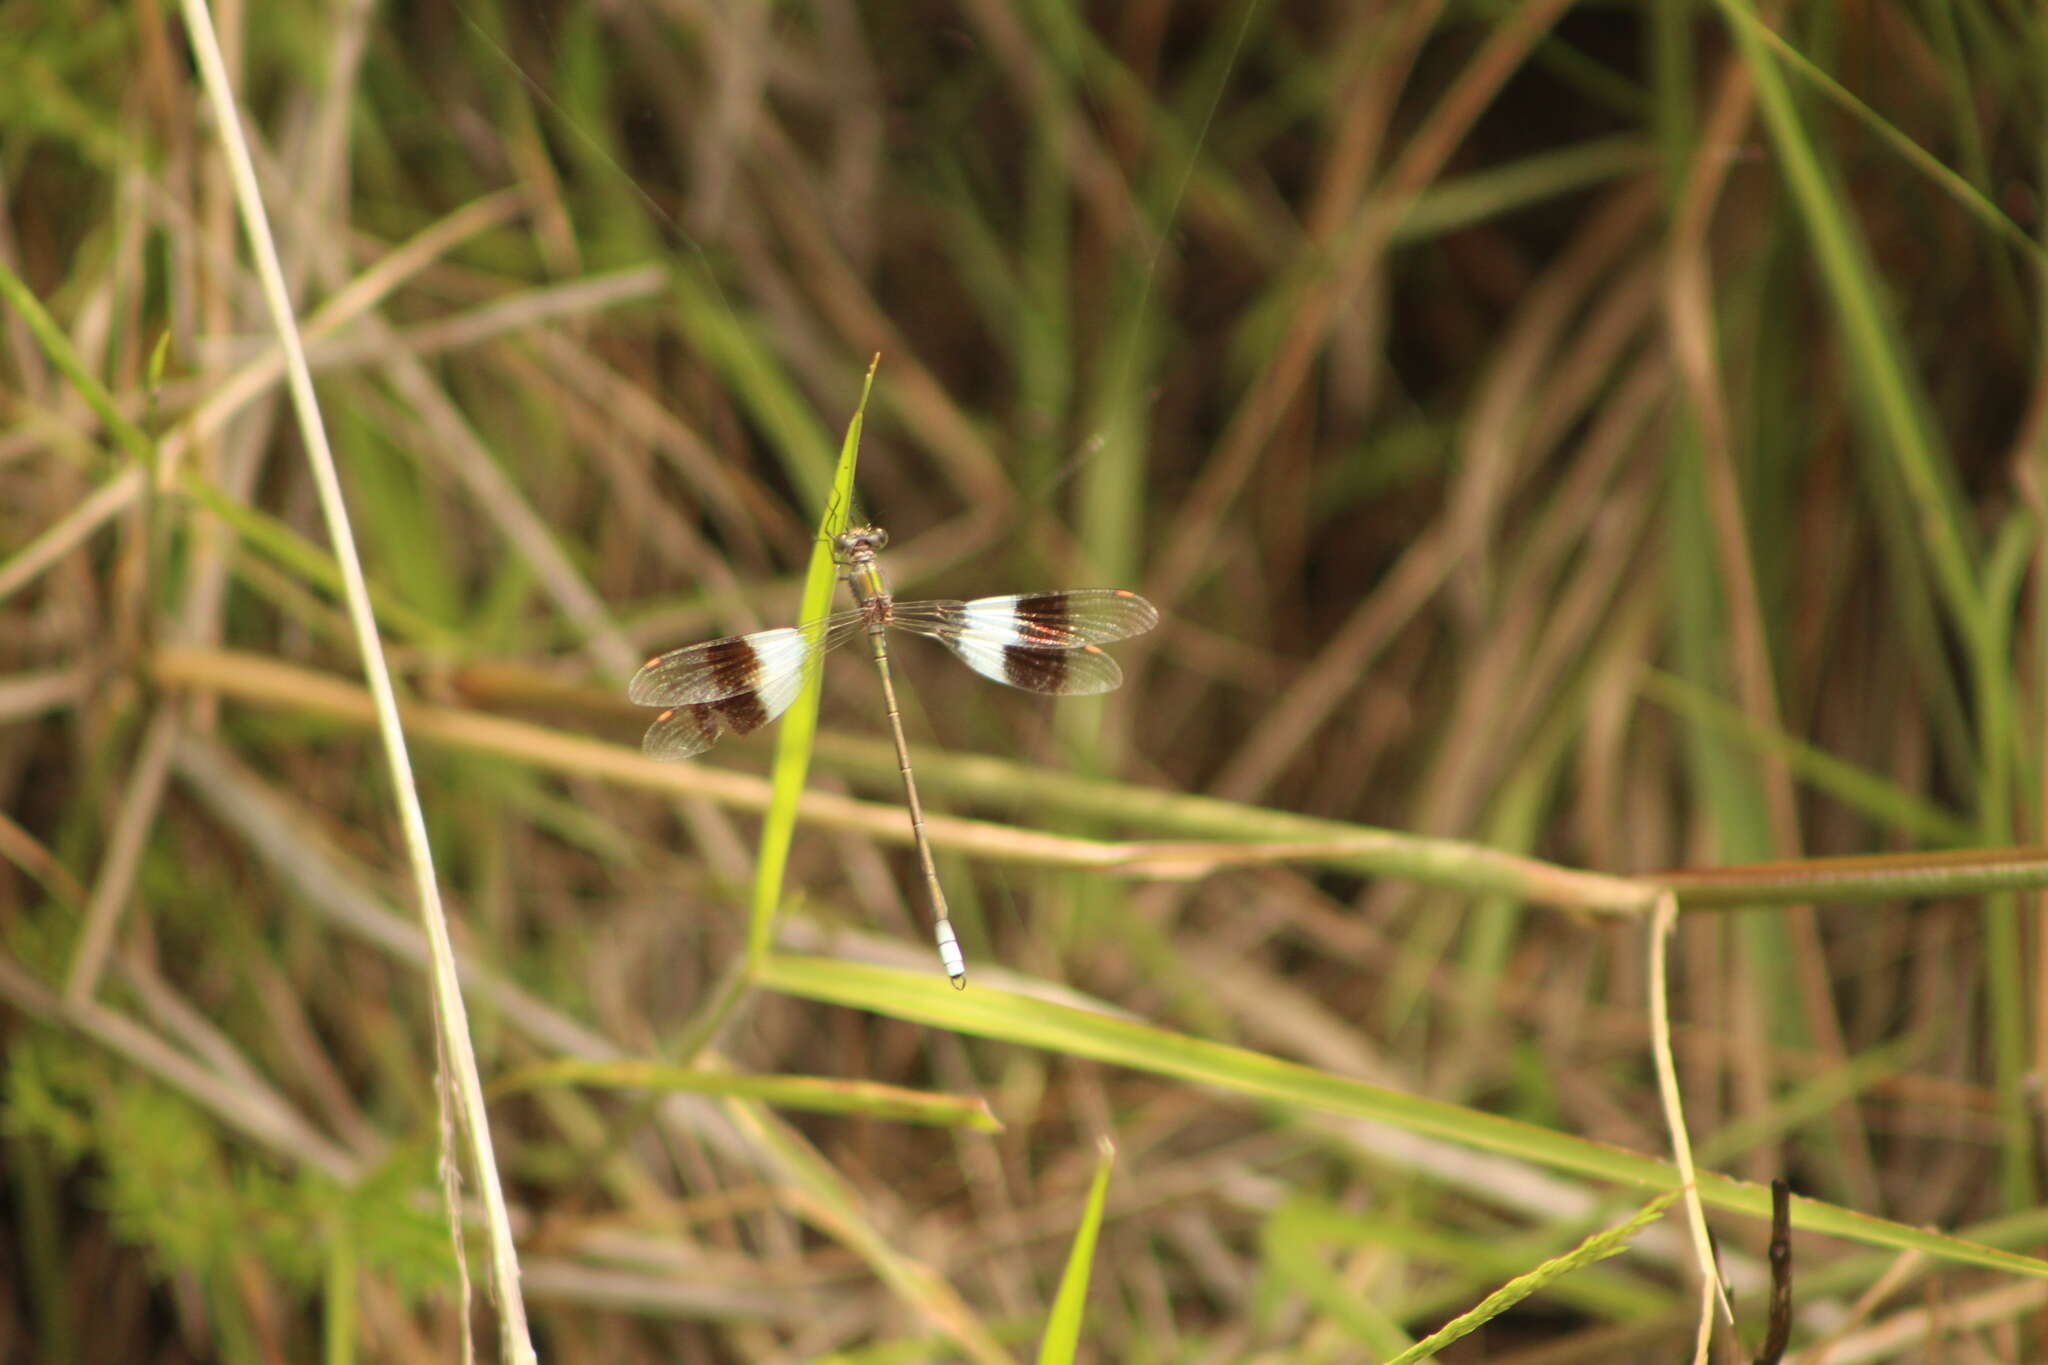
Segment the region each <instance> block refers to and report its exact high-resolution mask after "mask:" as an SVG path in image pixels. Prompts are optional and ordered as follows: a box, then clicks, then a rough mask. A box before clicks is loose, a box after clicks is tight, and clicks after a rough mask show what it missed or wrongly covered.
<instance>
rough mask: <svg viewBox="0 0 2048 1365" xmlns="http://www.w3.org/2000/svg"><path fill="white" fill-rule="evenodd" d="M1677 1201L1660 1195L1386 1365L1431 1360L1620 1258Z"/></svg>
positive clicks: (1520, 1277)
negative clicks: (1532, 1300) (1554, 1284)
mask: <svg viewBox="0 0 2048 1365" xmlns="http://www.w3.org/2000/svg"><path fill="white" fill-rule="evenodd" d="M1677 1197H1678V1194H1677V1192H1676V1191H1673V1192H1672V1193H1670V1194H1663V1195H1659V1196H1657V1198H1655V1199H1652V1200H1651V1201H1650V1202H1649V1203H1647V1204H1645V1205H1643V1207H1642V1208H1640V1209H1638V1210H1636V1213H1635V1216H1634V1217H1632V1218H1630V1219H1629V1220H1628V1221H1627V1222H1626V1223H1621V1224H1618V1225H1617V1226H1615V1227H1611V1228H1606V1229H1603V1230H1602V1231H1600V1232H1596V1233H1594V1234H1593V1235H1592V1236H1591V1237H1588V1238H1587V1239H1586V1240H1585V1241H1583V1242H1581V1243H1579V1244H1578V1245H1577V1246H1575V1247H1573V1248H1572V1249H1571V1250H1570V1251H1567V1252H1565V1253H1564V1255H1562V1256H1555V1257H1552V1258H1551V1259H1550V1260H1547V1261H1545V1262H1544V1263H1543V1264H1542V1265H1539V1266H1537V1267H1536V1268H1535V1269H1534V1270H1532V1271H1530V1272H1529V1273H1528V1274H1526V1275H1517V1276H1516V1277H1515V1278H1514V1279H1512V1280H1509V1281H1508V1282H1507V1283H1506V1284H1504V1285H1502V1286H1501V1287H1500V1288H1499V1289H1496V1290H1494V1291H1493V1292H1492V1293H1491V1294H1488V1295H1487V1296H1486V1297H1485V1298H1483V1299H1481V1300H1480V1301H1479V1302H1478V1303H1477V1304H1475V1305H1474V1306H1473V1308H1472V1310H1471V1311H1470V1312H1467V1313H1460V1314H1459V1315H1458V1316H1457V1317H1455V1318H1452V1319H1451V1320H1450V1321H1449V1322H1447V1323H1445V1324H1444V1325H1443V1326H1442V1327H1441V1328H1439V1329H1438V1330H1437V1331H1434V1332H1432V1333H1430V1334H1429V1335H1428V1336H1426V1337H1424V1338H1423V1339H1422V1340H1421V1341H1418V1342H1416V1343H1415V1344H1414V1345H1413V1346H1411V1347H1410V1348H1409V1349H1407V1350H1405V1351H1403V1352H1401V1354H1399V1355H1397V1356H1395V1357H1394V1358H1393V1359H1392V1360H1390V1361H1388V1362H1387V1365H1414V1362H1416V1361H1418V1360H1428V1359H1430V1358H1431V1357H1432V1356H1434V1355H1436V1353H1437V1352H1439V1351H1441V1350H1443V1349H1444V1348H1445V1347H1447V1346H1449V1345H1450V1344H1451V1343H1452V1342H1454V1341H1456V1340H1457V1339H1458V1338H1460V1337H1463V1336H1469V1335H1470V1334H1471V1333H1472V1332H1474V1331H1475V1330H1477V1329H1478V1328H1480V1327H1482V1326H1484V1325H1485V1324H1486V1323H1488V1322H1489V1321H1491V1320H1492V1319H1494V1318H1497V1317H1499V1316H1500V1315H1501V1314H1502V1313H1505V1312H1506V1311H1507V1310H1508V1309H1510V1308H1512V1307H1514V1306H1515V1305H1516V1304H1518V1303H1520V1302H1521V1301H1522V1300H1523V1299H1526V1298H1528V1297H1529V1296H1530V1295H1531V1294H1533V1293H1535V1292H1536V1291H1537V1290H1539V1289H1541V1288H1543V1287H1544V1286H1545V1285H1547V1284H1549V1283H1550V1282H1551V1281H1552V1280H1555V1279H1558V1278H1559V1277H1560V1276H1564V1275H1569V1274H1571V1272H1573V1271H1574V1270H1577V1269H1578V1268H1579V1267H1581V1266H1586V1265H1591V1264H1592V1263H1593V1262H1595V1261H1602V1260H1605V1259H1607V1258H1608V1257H1609V1256H1614V1255H1618V1254H1619V1253H1620V1252H1621V1251H1622V1250H1623V1249H1624V1248H1625V1247H1627V1245H1628V1239H1629V1238H1631V1237H1633V1236H1635V1235H1636V1234H1637V1233H1638V1232H1641V1231H1642V1230H1643V1229H1644V1228H1646V1227H1648V1226H1649V1225H1650V1224H1651V1223H1653V1222H1655V1221H1656V1219H1657V1218H1658V1217H1659V1216H1660V1215H1661V1214H1662V1213H1663V1212H1664V1210H1665V1209H1666V1208H1668V1207H1670V1205H1671V1201H1672V1200H1674V1199H1676V1198H1677Z"/></svg>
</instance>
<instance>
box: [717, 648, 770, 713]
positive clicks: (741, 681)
mask: <svg viewBox="0 0 2048 1365" xmlns="http://www.w3.org/2000/svg"><path fill="white" fill-rule="evenodd" d="M704 667H705V672H706V676H707V677H708V678H709V679H710V681H711V684H712V687H713V688H714V689H715V690H716V691H718V692H720V693H734V692H748V691H752V690H753V689H754V688H756V687H758V686H760V683H761V656H760V655H758V654H756V653H755V652H754V646H753V645H752V644H750V643H749V642H748V640H747V637H746V636H744V635H735V636H733V637H732V638H731V639H729V640H714V641H713V642H712V643H710V644H708V645H706V646H704ZM757 723H758V722H757Z"/></svg>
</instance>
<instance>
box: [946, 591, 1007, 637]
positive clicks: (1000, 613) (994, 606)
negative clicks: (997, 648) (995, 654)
mask: <svg viewBox="0 0 2048 1365" xmlns="http://www.w3.org/2000/svg"><path fill="white" fill-rule="evenodd" d="M960 626H961V629H963V630H965V631H967V632H968V633H970V634H973V635H979V636H982V637H983V638H985V639H990V640H1015V639H1017V638H1018V630H1017V599H1016V598H1014V597H977V598H975V599H974V600H973V601H972V602H963V603H961V604H960Z"/></svg>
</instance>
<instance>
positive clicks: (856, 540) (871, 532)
mask: <svg viewBox="0 0 2048 1365" xmlns="http://www.w3.org/2000/svg"><path fill="white" fill-rule="evenodd" d="M888 546H889V533H888V532H887V531H884V530H883V529H882V528H881V527H879V526H849V527H847V528H846V529H845V530H844V531H841V532H840V533H839V535H838V537H837V538H836V539H835V540H833V542H832V550H833V553H834V554H836V555H837V556H838V557H839V558H840V560H842V561H846V560H852V559H855V558H857V557H859V556H860V555H861V553H862V552H863V551H865V552H866V553H868V554H874V553H875V552H876V551H878V550H885V549H887V548H888Z"/></svg>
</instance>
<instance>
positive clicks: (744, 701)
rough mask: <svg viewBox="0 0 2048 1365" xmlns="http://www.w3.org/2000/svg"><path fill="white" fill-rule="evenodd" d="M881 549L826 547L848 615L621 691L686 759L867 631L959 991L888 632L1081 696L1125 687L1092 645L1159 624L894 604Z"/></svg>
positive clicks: (723, 646) (656, 738)
mask: <svg viewBox="0 0 2048 1365" xmlns="http://www.w3.org/2000/svg"><path fill="white" fill-rule="evenodd" d="M888 543H889V536H888V533H887V532H885V531H883V530H882V529H881V528H880V527H878V526H860V527H854V528H852V529H850V530H848V531H846V532H845V533H844V534H842V535H841V536H839V537H838V539H837V540H835V541H834V542H833V555H834V557H835V558H836V559H837V560H838V561H839V564H840V572H841V576H842V577H844V578H845V579H846V583H847V586H848V587H849V588H850V589H851V590H852V592H853V600H854V606H853V608H852V610H850V611H841V612H835V613H833V614H832V615H830V616H828V617H826V618H825V619H824V620H823V621H822V622H813V623H812V624H811V625H810V626H808V627H805V626H784V627H782V628H781V629H779V630H757V631H754V632H753V633H752V634H749V635H729V636H727V637H726V638H725V639H723V640H711V641H708V642H706V643H704V644H701V645H689V646H686V647H684V648H682V649H674V650H670V651H669V652H668V653H666V654H661V655H657V656H656V657H654V658H652V659H649V660H648V661H647V663H646V665H645V666H643V667H642V668H641V670H640V671H639V672H638V673H637V674H635V675H634V677H633V682H632V685H631V686H630V687H629V688H628V689H627V692H626V695H627V696H629V697H630V698H632V700H633V701H634V702H636V703H638V704H639V705H641V706H660V707H665V708H666V709H665V710H664V711H662V713H661V714H660V715H658V716H656V717H655V718H654V724H652V725H650V726H649V727H648V728H647V737H646V739H644V740H643V741H642V742H641V747H642V748H643V749H644V750H645V751H646V752H647V754H648V755H649V756H650V757H653V758H688V757H690V755H692V754H700V753H702V752H704V751H705V750H706V749H708V748H710V747H711V746H712V745H713V744H714V743H716V742H717V740H718V736H719V732H720V730H721V729H724V730H730V731H732V732H733V733H734V734H736V735H744V734H747V733H749V732H751V731H754V730H758V729H760V728H761V727H762V726H764V725H766V724H768V722H770V721H772V720H774V719H775V718H776V717H778V716H780V715H781V714H782V713H783V712H784V711H786V710H788V709H789V704H790V703H791V702H793V701H795V700H796V695H797V692H798V691H799V690H800V689H801V688H802V686H803V679H804V669H805V666H806V664H808V663H809V662H810V660H811V659H812V658H814V657H815V656H817V655H820V654H822V653H824V652H825V651H826V650H830V649H836V648H838V647H839V646H840V645H843V644H845V643H846V642H847V641H848V640H850V639H852V638H853V637H854V636H855V635H856V634H865V635H866V636H867V637H868V649H869V652H870V653H871V654H872V655H873V656H874V660H875V670H876V671H877V672H878V673H880V674H881V677H882V701H883V704H884V706H885V707H886V708H887V710H888V713H889V730H890V733H891V734H892V735H893V736H894V737H895V740H896V759H897V763H898V765H899V766H900V767H901V769H902V771H903V799H904V801H905V803H906V804H907V805H908V806H909V807H910V830H911V835H912V837H913V838H914V840H915V842H916V844H917V856H918V860H919V861H920V862H921V863H923V865H924V880H925V887H926V889H927V891H928V892H929V893H930V896H931V902H932V926H933V934H934V936H935V937H936V938H937V940H938V945H939V961H940V963H941V964H942V965H943V966H944V967H945V969H946V975H947V976H948V977H950V978H951V979H952V982H953V985H954V986H955V987H960V986H965V985H966V984H967V963H966V960H965V959H964V958H963V957H962V955H961V952H960V940H959V939H958V938H956V937H955V936H954V934H953V925H952V921H951V920H950V918H949V917H948V915H947V910H946V893H945V892H944V891H943V890H942V889H940V886H939V874H938V869H937V868H936V867H935V866H934V865H933V863H932V849H931V843H930V841H929V840H927V839H926V838H925V831H924V807H923V805H922V804H921V803H920V802H919V801H918V799H917V782H916V780H915V779H914V778H913V777H912V776H911V775H910V748H909V746H908V745H907V744H905V743H904V740H903V719H902V716H901V714H900V713H899V712H898V711H897V708H896V685H895V683H894V682H893V681H892V680H891V678H890V675H889V644H888V637H889V631H890V629H891V628H892V627H893V628H895V629H898V630H907V631H909V632H911V633H912V634H913V635H928V636H930V637H931V638H932V639H934V640H937V641H938V642H939V643H941V644H943V645H944V646H946V648H948V649H950V650H952V651H953V652H954V653H955V654H957V655H959V656H960V658H961V660H962V661H963V662H965V663H966V665H967V666H968V667H969V668H971V669H973V670H974V671H975V672H977V673H979V674H981V675H982V676H983V677H985V678H994V679H995V680H996V681H997V682H999V683H1007V684H1008V685H1009V686H1011V687H1019V688H1022V689H1024V690H1025V691H1027V692H1046V693H1051V694H1054V695H1059V696H1083V695H1086V694H1088V693H1093V692H1108V691H1110V690H1111V689H1113V688H1115V687H1116V686H1117V684H1119V683H1121V682H1122V681H1123V680H1124V675H1123V670H1122V669H1120V668H1118V667H1117V665H1116V660H1114V659H1112V658H1110V657H1109V656H1108V655H1107V654H1105V653H1103V652H1102V651H1101V650H1100V649H1098V648H1096V646H1097V645H1101V644H1107V643H1108V642H1109V641H1111V640H1122V639H1125V638H1127V637H1129V636H1132V635H1139V634H1142V633H1144V632H1145V631H1148V630H1150V629H1152V627H1153V626H1155V625H1157V624H1158V623H1159V613H1158V612H1157V611H1156V610H1154V608H1153V606H1152V604H1151V603H1150V602H1147V601H1146V600H1145V599H1144V598H1142V597H1140V596H1138V595H1137V594H1136V593H1134V592H1126V591H1125V590H1124V589H1122V588H1084V589H1081V590H1079V591H1073V592H1033V593H1023V594H1020V595H1018V596H1014V597H977V598H975V599H974V600H973V601H971V602H948V601H933V602H898V601H897V600H896V599H895V598H894V597H893V596H892V595H891V594H890V592H889V584H888V580H886V579H885V578H883V576H882V568H881V565H880V564H878V563H877V562H876V560H875V555H876V552H877V551H879V550H881V549H882V548H883V547H884V546H885V545H887V544H888Z"/></svg>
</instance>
